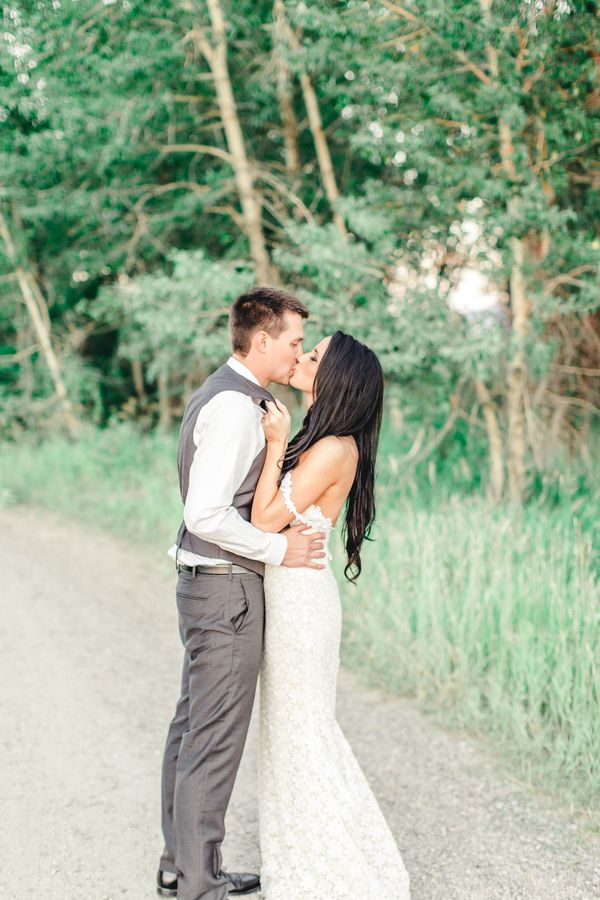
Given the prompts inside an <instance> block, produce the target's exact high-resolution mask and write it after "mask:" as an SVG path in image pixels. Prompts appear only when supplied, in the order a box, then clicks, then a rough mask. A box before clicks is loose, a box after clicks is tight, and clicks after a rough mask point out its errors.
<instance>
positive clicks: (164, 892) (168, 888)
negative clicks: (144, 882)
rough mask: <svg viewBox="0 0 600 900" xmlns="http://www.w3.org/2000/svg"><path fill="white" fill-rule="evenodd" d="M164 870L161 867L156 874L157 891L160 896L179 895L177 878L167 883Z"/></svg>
mask: <svg viewBox="0 0 600 900" xmlns="http://www.w3.org/2000/svg"><path fill="white" fill-rule="evenodd" d="M163 874H164V873H163V870H162V869H159V870H158V874H157V876H156V893H157V894H158V896H159V897H176V896H177V879H175V881H170V882H169V883H168V884H165V882H164V881H163Z"/></svg>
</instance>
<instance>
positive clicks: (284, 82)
mask: <svg viewBox="0 0 600 900" xmlns="http://www.w3.org/2000/svg"><path fill="white" fill-rule="evenodd" d="M275 38H276V42H277V43H276V49H275V53H276V64H277V98H278V100H279V109H280V112H281V121H282V124H283V141H284V146H285V167H286V170H287V173H288V175H289V176H290V178H292V179H295V178H297V177H298V175H299V174H300V154H299V151H298V126H297V123H296V116H295V114H294V104H293V102H292V91H291V81H290V72H289V66H288V64H287V60H286V59H285V56H284V55H283V54H282V53H281V52H280V48H281V45H282V44H283V43H284V41H285V17H284V5H283V0H275Z"/></svg>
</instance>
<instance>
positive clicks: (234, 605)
mask: <svg viewBox="0 0 600 900" xmlns="http://www.w3.org/2000/svg"><path fill="white" fill-rule="evenodd" d="M247 615H248V598H247V596H246V590H245V588H244V584H243V582H242V580H241V578H240V579H239V580H238V579H235V580H234V581H233V582H232V584H231V592H230V594H229V621H230V622H231V627H232V628H233V630H234V631H235V633H236V634H237V633H238V632H239V631H240V630H241V629H242V627H243V625H244V622H245V621H246V616H247Z"/></svg>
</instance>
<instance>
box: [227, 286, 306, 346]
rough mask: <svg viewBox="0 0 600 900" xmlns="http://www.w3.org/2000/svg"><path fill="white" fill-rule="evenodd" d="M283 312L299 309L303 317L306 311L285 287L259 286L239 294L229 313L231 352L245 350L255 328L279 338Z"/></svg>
mask: <svg viewBox="0 0 600 900" xmlns="http://www.w3.org/2000/svg"><path fill="white" fill-rule="evenodd" d="M286 313H298V315H299V316H302V318H303V319H308V315H309V313H308V309H307V308H306V306H305V305H304V303H302V301H301V300H298V298H297V297H294V296H293V294H288V293H287V291H280V290H278V289H277V288H270V287H258V288H253V289H252V290H250V291H246V293H245V294H241V295H240V296H239V297H238V298H237V300H236V301H235V303H234V304H233V306H232V307H231V312H230V314H229V328H230V331H231V346H232V348H233V352H234V353H243V354H247V353H248V352H249V351H250V341H251V340H252V335H253V334H255V332H257V331H266V332H267V334H269V335H270V336H271V337H273V338H278V337H279V335H280V334H281V333H282V332H283V331H285V329H286V321H285V314H286Z"/></svg>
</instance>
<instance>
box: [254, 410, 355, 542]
mask: <svg viewBox="0 0 600 900" xmlns="http://www.w3.org/2000/svg"><path fill="white" fill-rule="evenodd" d="M267 406H268V408H269V413H268V415H267V416H265V418H264V420H263V426H264V429H265V437H266V439H267V454H266V457H265V462H264V466H263V470H262V472H261V475H260V478H259V480H258V484H257V485H256V491H255V493H254V500H253V502H252V518H251V521H252V524H253V525H255V526H256V527H257V528H260V529H261V530H262V531H281V529H282V528H285V526H286V525H289V523H290V522H291V521H292V520H293V519H294V514H293V513H291V512H290V511H289V510H288V509H287V507H286V505H285V502H284V499H283V495H282V493H281V491H280V490H279V486H278V482H279V477H280V475H281V464H282V462H283V457H284V456H285V451H286V449H287V444H288V437H289V430H290V417H289V413H288V412H287V409H286V408H285V406H283V404H279V407H274V405H273V404H272V403H268V404H267ZM347 464H348V450H347V448H346V446H345V445H344V443H343V441H341V440H339V439H338V438H335V437H326V438H322V439H321V440H320V441H317V443H316V444H313V446H312V447H311V448H310V450H309V451H308V452H307V453H306V455H305V457H304V459H303V460H302V462H301V463H299V464H298V465H297V466H296V468H295V469H294V476H293V479H294V481H293V496H292V500H293V503H294V505H295V506H296V508H297V509H298V510H299V511H300V512H304V510H305V509H307V508H308V507H309V506H310V505H311V504H312V503H314V502H315V501H316V500H318V499H319V497H321V496H322V495H323V494H324V493H325V491H326V490H327V489H328V488H329V487H331V485H333V484H335V482H336V481H338V480H339V478H340V475H341V474H342V472H343V471H344V470H345V467H346V465H347Z"/></svg>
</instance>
